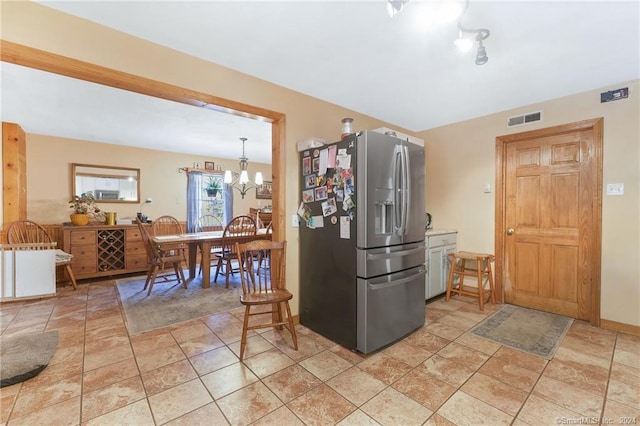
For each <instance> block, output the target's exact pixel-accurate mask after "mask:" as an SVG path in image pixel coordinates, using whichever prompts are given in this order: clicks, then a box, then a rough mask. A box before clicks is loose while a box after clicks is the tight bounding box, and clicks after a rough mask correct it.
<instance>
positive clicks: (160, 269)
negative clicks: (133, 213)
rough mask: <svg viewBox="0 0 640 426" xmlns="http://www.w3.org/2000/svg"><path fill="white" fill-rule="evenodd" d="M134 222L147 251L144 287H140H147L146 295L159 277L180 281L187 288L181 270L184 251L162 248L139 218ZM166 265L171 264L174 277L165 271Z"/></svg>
mask: <svg viewBox="0 0 640 426" xmlns="http://www.w3.org/2000/svg"><path fill="white" fill-rule="evenodd" d="M136 223H137V224H138V228H139V229H140V235H142V241H143V242H144V248H145V250H146V252H147V263H148V265H149V270H148V271H147V279H146V280H145V282H144V287H143V288H142V289H143V290H145V289H146V288H147V287H149V290H148V291H147V296H148V295H150V294H151V290H152V289H153V285H154V284H155V283H156V280H159V279H161V280H162V282H164V283H168V282H178V283H180V282H181V283H182V286H183V287H184V288H187V281H186V280H185V279H184V272H183V271H182V263H183V262H184V261H185V260H186V259H185V256H184V251H183V250H175V249H174V248H169V249H168V250H166V249H163V248H162V247H161V246H160V245H159V244H156V243H154V242H153V241H152V240H151V236H150V235H149V232H148V231H147V228H146V227H145V226H144V225H143V224H142V222H141V221H140V219H138V218H136ZM172 247H173V246H172ZM167 266H171V267H172V268H173V273H175V279H174V278H172V277H171V275H172V274H168V273H165V267H167Z"/></svg>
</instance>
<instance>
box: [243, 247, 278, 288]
mask: <svg viewBox="0 0 640 426" xmlns="http://www.w3.org/2000/svg"><path fill="white" fill-rule="evenodd" d="M286 248H287V243H286V242H285V241H270V240H254V241H250V242H248V243H244V244H240V243H236V249H235V252H236V253H237V255H238V263H239V264H240V279H241V281H242V293H243V294H251V293H253V294H257V293H263V292H273V291H275V290H282V289H284V288H285V286H284V279H285V267H286V265H285V263H286V256H285V255H286Z"/></svg>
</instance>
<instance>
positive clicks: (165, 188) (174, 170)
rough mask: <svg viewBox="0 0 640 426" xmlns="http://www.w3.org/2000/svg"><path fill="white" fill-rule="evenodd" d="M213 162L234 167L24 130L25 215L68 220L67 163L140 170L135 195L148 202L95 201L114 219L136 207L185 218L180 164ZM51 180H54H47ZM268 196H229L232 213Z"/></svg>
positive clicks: (261, 167) (264, 167)
mask: <svg viewBox="0 0 640 426" xmlns="http://www.w3.org/2000/svg"><path fill="white" fill-rule="evenodd" d="M205 161H213V162H214V163H215V164H216V165H220V166H222V167H223V168H227V167H228V168H231V169H232V170H236V169H237V167H238V164H237V163H238V162H237V161H235V160H226V159H217V158H204V157H198V156H194V155H191V154H179V153H174V152H164V151H154V150H149V149H140V148H130V147H124V146H119V145H111V144H105V143H95V142H88V141H80V140H74V139H65V138H56V137H51V136H43V135H35V134H27V176H28V179H27V212H28V216H29V219H31V220H34V221H36V222H40V223H49V224H51V223H61V222H68V221H69V213H70V208H69V204H68V201H69V200H70V199H71V163H83V164H98V165H103V166H121V167H134V168H139V169H140V193H141V194H140V199H141V200H145V199H147V198H152V199H153V202H152V203H151V204H144V205H143V206H142V205H141V204H129V203H100V208H101V209H102V210H105V211H115V212H116V213H118V218H123V219H124V218H133V217H134V216H135V214H136V212H138V211H140V208H142V209H143V210H142V212H143V213H144V214H146V215H147V216H149V217H150V218H154V217H158V216H161V215H165V214H168V215H171V216H175V217H177V218H178V219H179V220H181V221H185V220H186V215H187V207H186V198H187V195H186V193H187V175H186V174H185V173H179V172H178V169H179V168H181V167H192V166H193V163H194V162H199V163H200V164H204V162H205ZM257 171H260V172H262V174H263V176H271V165H270V164H260V163H255V162H249V172H250V173H251V175H253V174H254V173H255V172H257ZM51 182H54V183H55V184H51ZM260 202H261V203H262V206H265V205H267V204H270V200H256V198H255V190H252V191H249V192H248V193H247V195H245V198H244V200H243V199H242V198H241V197H240V195H239V193H238V191H235V190H234V194H233V214H234V215H239V214H248V213H249V208H250V207H255V208H260V207H261V205H260V204H259V203H260Z"/></svg>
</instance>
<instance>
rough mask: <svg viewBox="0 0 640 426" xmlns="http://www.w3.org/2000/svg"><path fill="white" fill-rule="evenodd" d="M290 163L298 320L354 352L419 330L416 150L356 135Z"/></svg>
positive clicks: (419, 153) (421, 173) (421, 164)
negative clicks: (297, 174)
mask: <svg viewBox="0 0 640 426" xmlns="http://www.w3.org/2000/svg"><path fill="white" fill-rule="evenodd" d="M300 166H301V177H302V178H301V179H302V182H301V188H300V190H301V200H300V204H299V208H298V215H299V216H300V323H301V324H302V325H304V326H306V327H308V328H310V329H311V330H314V331H316V332H317V333H319V334H321V335H323V336H325V337H327V338H328V339H330V340H332V341H334V342H336V343H338V344H340V345H342V346H345V347H347V348H350V349H356V350H358V351H360V352H362V353H369V352H371V351H374V350H376V349H379V348H381V347H384V346H387V345H388V344H390V343H392V342H394V341H396V340H398V339H400V338H402V337H404V336H406V335H407V334H409V333H411V332H412V331H413V330H415V329H417V328H419V327H421V326H422V325H423V324H424V321H425V302H424V300H425V293H424V292H425V267H424V260H425V244H424V238H425V237H424V212H425V208H424V207H425V206H424V205H425V156H424V149H423V148H422V147H420V146H418V145H414V144H411V143H409V142H407V141H402V140H400V139H398V138H396V137H393V136H390V135H385V134H379V133H375V132H371V131H364V132H360V133H358V134H352V135H350V136H347V137H346V138H344V139H343V140H341V141H339V142H336V143H334V144H330V145H326V146H323V147H320V148H312V149H309V150H306V151H303V152H302V153H301V157H300Z"/></svg>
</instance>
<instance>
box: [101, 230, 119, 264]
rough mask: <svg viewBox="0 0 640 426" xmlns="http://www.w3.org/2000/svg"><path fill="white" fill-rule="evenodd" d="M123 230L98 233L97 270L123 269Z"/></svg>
mask: <svg viewBox="0 0 640 426" xmlns="http://www.w3.org/2000/svg"><path fill="white" fill-rule="evenodd" d="M124 260H125V250H124V229H103V230H101V231H98V270H100V271H102V272H105V271H117V270H120V269H124V265H125V263H124Z"/></svg>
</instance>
